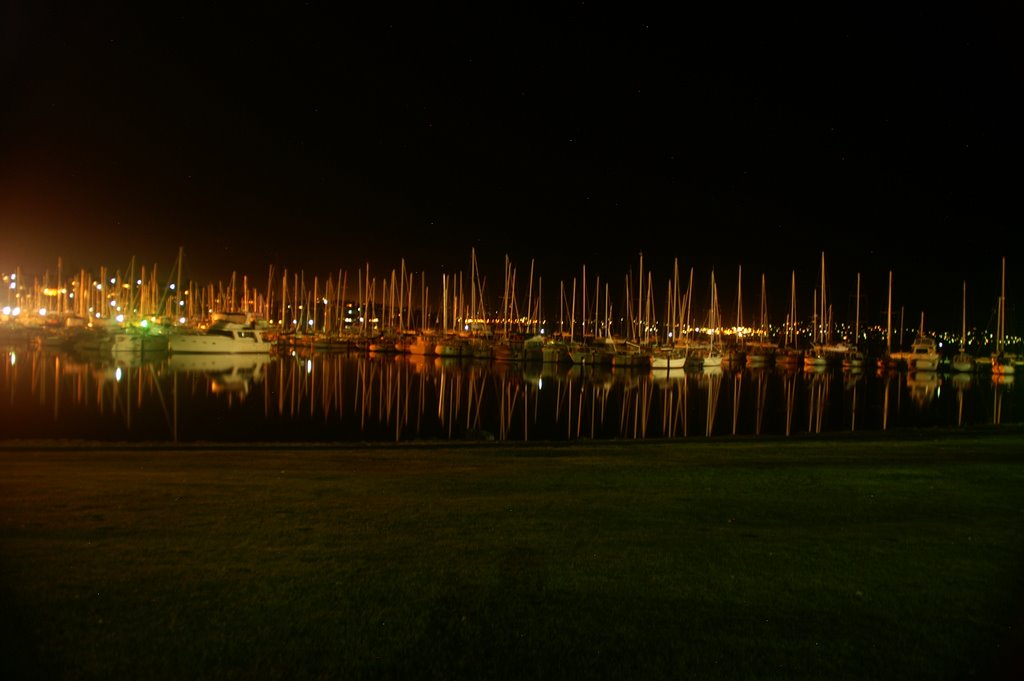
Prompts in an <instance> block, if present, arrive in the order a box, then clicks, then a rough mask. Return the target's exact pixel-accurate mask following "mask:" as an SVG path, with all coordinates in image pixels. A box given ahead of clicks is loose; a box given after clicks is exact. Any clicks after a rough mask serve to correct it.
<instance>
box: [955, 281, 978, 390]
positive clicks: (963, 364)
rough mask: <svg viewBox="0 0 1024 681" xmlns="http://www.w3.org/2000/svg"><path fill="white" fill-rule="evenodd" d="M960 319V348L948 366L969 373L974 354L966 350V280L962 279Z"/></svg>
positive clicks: (971, 369)
mask: <svg viewBox="0 0 1024 681" xmlns="http://www.w3.org/2000/svg"><path fill="white" fill-rule="evenodd" d="M961 316H962V321H961V322H960V349H959V350H958V351H957V353H956V354H955V355H954V356H953V359H952V360H950V363H949V366H950V368H951V369H953V371H956V372H959V373H969V372H972V371H974V355H972V354H970V353H969V352H967V282H966V281H964V302H963V312H962V315H961Z"/></svg>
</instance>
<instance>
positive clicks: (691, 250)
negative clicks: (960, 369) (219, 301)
mask: <svg viewBox="0 0 1024 681" xmlns="http://www.w3.org/2000/svg"><path fill="white" fill-rule="evenodd" d="M137 4H138V6H137V7H136V6H135V5H134V4H126V5H124V6H121V5H119V4H118V3H96V4H95V5H93V3H58V2H18V1H13V2H7V3H5V4H4V5H3V16H2V17H0V19H2V21H0V56H2V84H3V93H4V94H3V98H2V99H0V102H2V104H0V116H2V119H0V122H2V125H0V234H2V240H3V244H2V246H0V268H2V269H4V270H5V271H6V270H11V269H13V268H14V267H21V268H22V270H23V271H24V272H25V273H26V274H30V273H41V272H43V271H45V270H50V271H54V270H55V269H56V263H57V260H58V258H60V259H61V260H62V266H63V267H65V268H66V269H67V270H68V271H76V270H77V269H78V268H81V267H84V268H86V269H92V270H95V269H97V268H98V266H99V265H105V266H107V267H108V268H126V267H127V266H128V264H129V262H130V260H131V259H132V258H133V257H134V258H135V260H136V263H137V264H141V265H146V266H151V265H153V264H157V263H158V264H159V267H160V268H163V269H165V270H166V269H167V268H169V267H170V266H172V265H173V264H174V261H175V258H176V256H177V252H178V248H179V247H182V248H184V253H185V260H186V263H185V268H186V271H187V273H188V274H189V275H190V276H192V277H194V278H195V279H197V280H199V281H202V282H206V281H215V280H225V279H227V278H230V276H231V274H232V273H233V272H237V273H238V274H247V275H249V276H250V277H252V278H253V279H254V280H255V281H258V282H260V283H261V285H262V284H263V283H264V282H266V280H267V277H268V274H269V268H270V266H273V267H274V272H275V273H276V275H280V273H282V272H283V271H284V270H286V269H287V270H288V271H289V272H299V271H301V272H303V273H305V275H306V276H307V277H308V278H312V276H313V275H318V276H320V277H321V278H323V277H326V276H336V275H337V273H338V272H339V271H347V272H348V273H349V274H348V276H349V278H350V280H351V279H354V278H355V277H356V276H357V274H356V273H357V271H358V270H359V269H360V268H365V267H366V265H367V264H369V266H370V272H371V275H375V276H377V277H381V278H384V277H387V276H389V274H390V272H391V271H392V270H394V269H397V268H399V267H400V266H401V262H402V259H404V260H405V264H406V269H407V271H409V272H426V276H427V281H428V284H429V285H430V286H431V287H432V290H435V291H439V290H440V277H441V273H442V272H447V273H454V272H459V271H462V272H466V273H468V270H469V267H470V258H471V250H472V249H474V248H475V249H476V254H477V259H478V262H479V264H480V266H481V268H483V270H484V272H485V274H487V276H488V277H489V279H488V290H489V292H490V293H491V294H492V295H494V296H495V297H498V296H500V293H501V287H502V283H501V282H502V279H501V277H502V272H503V268H504V262H505V257H506V256H508V257H509V259H510V261H511V263H512V265H513V266H514V267H515V268H516V270H517V276H518V278H519V281H520V282H522V286H524V287H525V282H526V279H527V278H528V276H529V268H530V265H531V262H533V263H534V268H535V274H536V275H539V276H542V277H543V282H544V283H543V285H544V287H545V290H547V291H554V290H557V288H558V286H559V284H560V282H563V283H565V284H566V286H571V280H572V278H573V277H577V278H578V277H581V275H582V268H583V267H584V266H585V267H586V268H587V275H588V278H590V279H591V281H593V278H594V277H596V276H600V277H601V281H602V285H603V284H604V283H608V284H610V285H611V286H613V287H617V289H620V290H621V289H622V288H623V281H624V279H625V277H626V276H627V275H628V274H629V273H630V272H632V273H633V275H634V276H635V275H636V273H637V271H638V268H639V264H640V254H641V253H643V266H644V270H645V271H651V272H653V275H654V282H655V292H656V295H657V296H659V297H662V296H663V295H664V291H665V288H666V286H667V281H668V279H669V277H671V275H672V266H673V261H674V259H676V258H678V261H679V266H680V269H681V271H682V272H683V273H684V276H688V273H689V270H690V269H691V268H693V270H694V277H695V283H696V284H697V285H698V286H699V287H700V291H703V290H704V289H706V285H707V281H708V279H709V277H710V275H711V272H712V270H713V271H714V272H715V277H716V279H717V280H718V283H719V293H720V296H721V298H722V306H723V308H724V309H729V308H731V309H734V307H735V298H736V295H737V283H738V279H739V276H738V274H739V271H740V269H741V268H742V272H743V283H742V296H743V301H744V307H745V317H746V318H747V320H750V319H751V317H753V316H754V315H755V314H757V311H758V302H759V300H760V285H761V275H762V274H764V275H765V278H766V285H767V294H768V297H769V299H770V301H771V303H770V305H771V307H772V309H773V312H772V315H773V317H774V321H782V320H781V316H782V315H783V314H784V312H785V310H786V309H787V308H788V305H789V296H790V277H791V274H792V273H793V272H794V271H795V272H796V277H797V296H798V300H799V303H798V312H799V313H800V314H801V315H802V314H806V315H807V316H808V317H809V316H810V308H811V300H812V295H813V291H814V288H815V287H816V286H818V283H819V281H820V271H819V267H820V262H821V254H822V253H824V254H825V261H826V275H827V282H828V283H827V291H828V295H829V297H830V300H831V301H832V302H833V304H834V315H835V317H836V319H840V320H841V319H848V320H849V321H853V319H852V318H853V314H854V313H853V309H854V303H853V300H854V299H853V295H854V293H855V285H856V277H857V274H858V273H860V274H861V305H862V311H861V320H862V323H867V322H869V321H879V319H880V315H884V314H885V311H886V293H887V285H888V272H889V271H890V270H891V271H892V272H893V279H894V300H895V301H896V302H895V304H896V305H897V306H904V307H905V311H906V314H907V316H908V317H909V318H913V319H915V320H916V319H917V317H918V316H919V315H920V313H922V312H924V314H925V319H926V325H927V326H929V327H931V326H935V327H939V326H941V327H945V328H947V329H949V328H951V329H954V330H958V329H959V327H960V318H961V309H962V299H961V294H962V286H963V282H964V281H965V280H966V281H967V286H968V292H969V295H970V297H969V300H968V303H967V305H968V317H969V320H970V321H969V323H971V324H972V325H973V324H977V325H979V326H982V327H985V326H989V327H992V325H993V324H994V320H993V318H992V311H993V309H994V305H995V301H996V298H997V296H998V295H999V286H1000V266H1001V259H1002V258H1003V257H1004V256H1005V257H1006V258H1007V285H1008V289H1007V297H1008V305H1009V306H1010V308H1011V309H1012V310H1013V309H1015V305H1016V303H1017V301H1020V300H1021V299H1022V298H1024V287H1022V286H1021V282H1022V281H1024V266H1022V258H1021V256H1020V249H1019V247H1017V246H1014V245H1013V244H1012V243H1011V242H1012V240H1013V239H1014V238H1015V237H1014V235H1015V234H1017V233H1019V223H1020V219H1019V215H1020V213H1019V210H1018V209H1017V208H1018V206H1017V203H1018V200H1019V191H1020V189H1019V188H1020V176H1021V173H1020V134H1019V129H1020V125H1021V121H1022V120H1024V117H1022V116H1021V113H1022V112H1021V108H1020V105H1019V104H1018V103H1017V100H1018V99H1019V97H1020V94H1021V93H1020V90H1021V83H1022V82H1024V80H1022V78H1021V75H1022V74H1021V70H1020V67H1019V66H1018V65H1017V64H1019V63H1024V60H1022V59H1021V54H1020V48H1019V40H1018V38H1017V36H1016V35H1015V33H1014V30H1013V24H1012V22H1011V21H1010V17H1009V15H1008V13H1007V12H1006V11H1005V10H1003V9H1001V8H1000V6H998V5H997V6H981V7H977V6H973V5H972V6H970V7H968V6H963V7H959V8H957V9H956V12H952V11H950V8H940V7H935V8H932V7H926V8H923V9H920V10H917V11H914V12H911V11H910V10H903V11H904V13H903V14H898V13H894V12H893V10H892V8H891V7H886V8H884V9H883V8H882V7H880V8H878V9H869V8H866V7H864V6H861V5H857V6H854V7H852V8H851V9H850V10H849V13H848V14H841V13H839V11H838V10H836V11H832V13H831V14H828V15H824V14H820V13H814V12H811V13H808V12H807V11H799V12H798V11H796V10H793V11H792V12H791V13H789V14H786V13H785V11H783V13H781V14H780V13H779V8H778V7H776V6H774V5H773V6H772V7H771V9H770V13H767V12H766V11H765V10H762V13H757V12H751V10H750V8H746V7H743V6H741V5H731V6H726V7H724V8H723V9H722V10H721V11H720V12H718V13H717V14H716V13H711V12H710V11H708V10H702V11H701V13H696V12H693V11H691V10H690V9H689V8H684V9H675V10H665V9H651V8H647V7H644V6H643V5H641V4H633V3H630V4H628V6H627V5H626V4H622V3H620V4H619V5H618V6H612V7H605V6H596V5H595V6H591V5H590V4H587V3H574V4H569V3H537V4H526V5H521V6H515V3H513V4H510V5H508V6H506V5H500V6H496V5H493V3H477V4H475V5H468V4H466V5H463V4H438V5H436V6H432V5H431V4H430V3H419V4H417V5H414V6H411V7H410V6H401V5H390V6H387V7H384V8H381V9H379V10H372V11H371V10H366V9H359V10H355V9H352V8H350V7H348V4H349V3H329V2H325V3H316V2H310V3H304V4H299V3H272V2H271V3H251V4H252V7H247V8H245V9H244V10H243V9H240V8H235V7H233V8H227V7H218V6H217V5H216V4H215V3H206V4H199V5H191V4H189V3H137ZM613 291H614V289H613ZM700 291H695V301H694V302H695V305H699V304H702V301H705V300H706V297H705V294H704V293H701V292H700ZM659 300H663V298H659ZM660 304H661V303H659V305H660ZM549 312H550V310H549ZM730 314H732V313H730ZM1011 314H1015V313H1011ZM1013 319H1015V317H1013V316H1011V323H1012V322H1013Z"/></svg>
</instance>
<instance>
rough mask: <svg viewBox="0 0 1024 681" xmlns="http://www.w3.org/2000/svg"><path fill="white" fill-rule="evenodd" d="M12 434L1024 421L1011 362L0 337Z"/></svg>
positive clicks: (148, 438)
mask: <svg viewBox="0 0 1024 681" xmlns="http://www.w3.org/2000/svg"><path fill="white" fill-rule="evenodd" d="M4 353H5V356H4V361H3V363H2V367H0V390H2V394H3V402H4V408H3V410H2V412H0V413H2V416H0V429H2V436H0V437H2V439H4V440H6V441H24V440H33V441H34V440H61V441H98V442H161V443H204V442H206V443H246V442H288V443H333V442H337V443H358V442H368V443H385V442H419V441H456V440H460V441H462V440H495V441H522V442H525V441H575V440H613V439H628V440H644V439H685V438H692V439H698V438H731V437H755V438H756V437H784V438H796V437H800V436H805V435H814V434H822V433H839V432H852V431H856V432H878V433H886V432H891V433H899V432H903V431H908V430H913V429H922V428H969V427H974V426H997V427H998V426H1001V425H1009V424H1015V423H1019V422H1020V420H1021V418H1022V408H1021V404H1020V398H1019V397H1018V396H1017V392H1019V391H1015V389H1014V385H1013V376H1012V375H1011V376H994V375H992V374H991V373H987V372H980V373H968V374H952V373H949V372H946V371H942V370H940V371H934V372H916V373H908V372H907V371H901V370H892V369H878V368H876V367H875V365H874V364H869V365H867V366H866V367H865V368H864V369H863V370H844V369H843V368H841V367H826V368H821V369H820V370H819V369H816V370H813V371H812V370H805V369H804V368H802V367H800V368H798V369H789V370H786V369H783V368H780V367H771V366H769V367H764V368H751V367H746V366H740V367H736V368H731V367H728V366H727V367H724V368H720V369H714V370H712V369H701V370H696V371H691V370H686V371H684V370H677V369H673V370H664V371H659V372H653V371H651V370H650V369H649V368H643V369H638V368H626V369H616V368H611V367H599V366H585V365H583V366H580V365H568V366H567V365H565V364H558V363H542V362H536V363H530V362H526V363H524V362H498V361H493V360H491V361H481V360H477V359H471V358H450V359H449V358H441V357H424V356H417V355H409V354H394V353H390V354H389V353H382V354H376V353H367V352H318V353H308V354H303V353H296V352H281V353H276V352H275V353H271V354H269V355H193V356H179V355H171V356H169V355H167V354H157V355H149V354H135V355H127V356H117V357H116V358H115V357H113V356H111V355H109V354H106V355H103V354H97V355H94V356H89V355H83V354H73V353H67V352H62V351H52V350H49V349H46V348H35V347H31V346H29V347H15V346H9V347H6V348H5V349H4Z"/></svg>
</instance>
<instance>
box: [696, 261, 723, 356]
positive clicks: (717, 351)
mask: <svg viewBox="0 0 1024 681" xmlns="http://www.w3.org/2000/svg"><path fill="white" fill-rule="evenodd" d="M720 324H721V320H720V319H719V313H718V286H717V285H716V284H715V272H714V270H712V272H711V308H710V309H709V310H708V327H709V328H708V335H709V336H710V339H711V340H710V343H709V345H708V348H707V349H706V350H705V351H704V353H703V354H702V356H701V366H703V367H704V368H705V369H721V368H722V359H723V358H722V350H721V347H720V344H719V345H716V344H715V336H717V335H718V333H719V328H718V327H719V325H720Z"/></svg>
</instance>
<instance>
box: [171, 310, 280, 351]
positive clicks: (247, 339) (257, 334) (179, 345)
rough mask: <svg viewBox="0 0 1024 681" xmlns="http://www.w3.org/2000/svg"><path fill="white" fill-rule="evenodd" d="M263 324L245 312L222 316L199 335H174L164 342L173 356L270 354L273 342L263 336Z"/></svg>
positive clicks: (264, 323)
mask: <svg viewBox="0 0 1024 681" xmlns="http://www.w3.org/2000/svg"><path fill="white" fill-rule="evenodd" d="M265 328H266V322H258V321H257V320H256V319H255V318H253V317H251V316H249V315H246V314H245V313H221V314H216V315H214V319H213V322H212V323H211V324H210V326H208V327H207V328H206V330H205V331H202V332H201V333H176V334H172V335H170V336H169V337H168V339H167V351H168V352H169V353H171V354H174V353H189V352H201V353H222V354H237V353H263V352H267V353H269V352H270V350H271V348H272V347H273V343H271V342H270V341H268V340H267V339H266V338H264V336H263V332H264V329H265Z"/></svg>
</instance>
